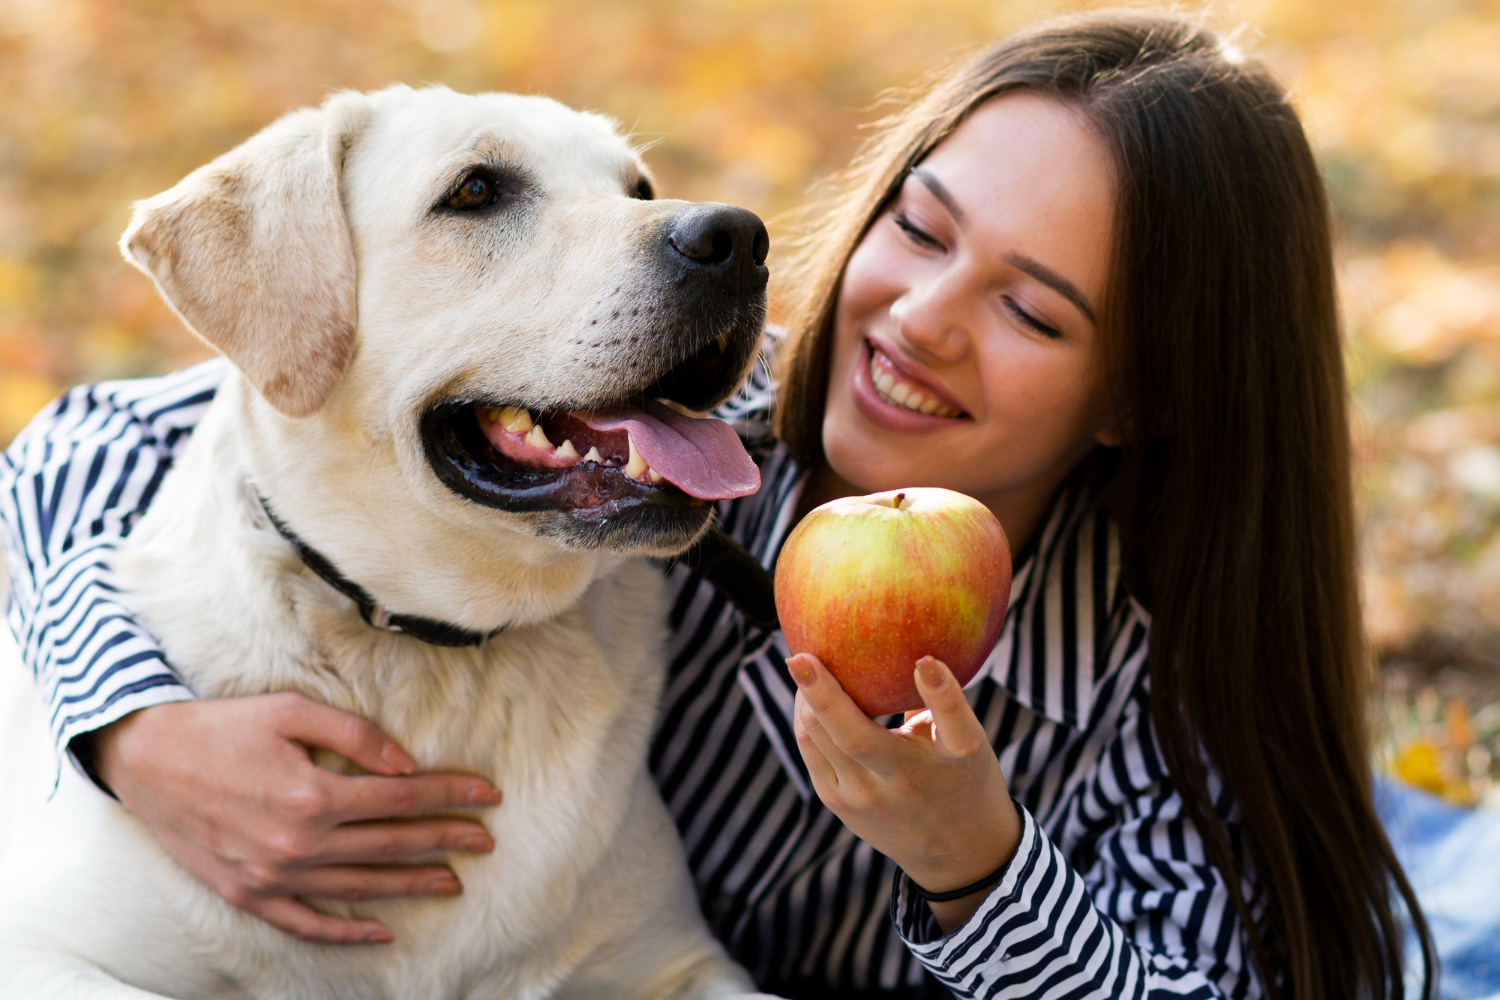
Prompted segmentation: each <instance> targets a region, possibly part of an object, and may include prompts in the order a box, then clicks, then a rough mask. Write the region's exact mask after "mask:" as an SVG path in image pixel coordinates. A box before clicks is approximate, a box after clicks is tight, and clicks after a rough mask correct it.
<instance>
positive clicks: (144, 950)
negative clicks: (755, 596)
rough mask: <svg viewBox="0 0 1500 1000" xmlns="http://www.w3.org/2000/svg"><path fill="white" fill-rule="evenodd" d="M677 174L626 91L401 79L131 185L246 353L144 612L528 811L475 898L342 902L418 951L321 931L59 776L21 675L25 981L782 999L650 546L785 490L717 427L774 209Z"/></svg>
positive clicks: (16, 679)
mask: <svg viewBox="0 0 1500 1000" xmlns="http://www.w3.org/2000/svg"><path fill="white" fill-rule="evenodd" d="M650 194H651V192H650V185H649V181H648V180H647V179H646V178H645V176H644V173H643V167H642V164H641V162H640V160H639V158H638V156H637V155H636V154H635V152H634V151H633V150H632V149H631V147H630V146H629V145H628V144H627V143H626V142H625V141H624V140H623V139H622V138H621V137H620V136H619V135H618V134H617V133H616V131H615V130H614V128H613V127H612V126H611V124H610V123H609V122H608V121H606V120H605V119H603V118H600V117H597V116H594V115H588V114H581V113H578V112H574V111H571V110H569V109H567V108H565V107H563V106H561V105H559V104H557V103H555V102H553V101H550V100H547V99H544V98H537V97H517V96H511V95H501V94H486V95H481V96H473V97H471V96H462V95H459V94H455V93H453V92H451V91H448V90H444V89H438V88H434V89H424V90H412V89H409V88H405V87H394V88H391V89H388V90H384V91H380V92H378V93H373V94H369V95H361V94H352V93H347V94H340V95H337V96H335V97H333V98H332V99H330V100H329V101H328V102H327V103H326V104H325V105H324V106H323V107H322V108H319V109H316V110H303V111H298V112H295V113H293V114H290V115H288V116H286V117H285V118H283V119H281V120H280V121H277V122H276V123H274V124H272V125H271V126H270V127H268V128H267V129H265V130H264V131H262V132H261V133H260V134H258V135H256V136H254V137H253V138H251V139H250V140H248V141H247V142H245V143H244V144H243V145H241V146H240V147H238V148H237V149H235V150H233V151H231V152H229V153H227V154H225V155H224V156H222V157H220V158H219V159H218V160H215V161H214V162H213V163H210V164H208V165H207V166H205V167H203V168H201V169H199V170H197V171H195V172H194V173H192V174H190V175H189V176H188V177H187V178H186V179H184V180H183V181H182V182H181V183H179V184H178V185H177V186H175V187H173V188H172V189H171V190H169V191H166V192H165V193H163V194H161V195H158V196H156V197H155V198H152V199H150V200H147V201H144V202H142V203H140V204H139V205H138V206H137V208H136V213H135V217H134V219H133V221H132V222H131V224H130V227H129V229H128V230H127V231H126V233H125V236H124V238H123V239H122V241H121V245H122V247H123V248H124V251H125V254H126V256H127V257H128V258H129V259H130V260H131V261H132V262H133V263H135V264H136V266H138V267H139V268H141V269H142V270H143V271H145V272H146V273H147V274H148V275H150V276H151V278H152V279H153V280H154V281H155V282H156V284H157V286H158V288H159V289H160V290H161V293H162V294H163V296H164V297H165V298H166V299H167V301H168V302H170V303H171V305H172V306H173V308H174V309H176V310H177V312H178V313H179V314H180V315H181V316H182V317H183V319H184V320H186V322H187V323H188V324H189V325H190V326H191V327H192V328H193V329H194V330H195V331H197V332H198V333H199V334H200V335H201V336H202V337H204V338H205V339H206V340H208V341H209V342H210V343H212V344H213V345H215V346H216V347H217V348H219V349H220V350H221V351H222V352H223V353H224V354H225V355H226V356H227V357H228V358H229V360H230V361H231V362H232V363H233V365H234V370H233V371H232V373H231V374H230V376H229V378H228V380H227V381H226V382H225V384H224V386H223V388H222V389H221V390H220V392H219V394H218V396H217V398H216V399H215V401H214V403H213V405H212V407H211V408H210V410H209V412H208V415H207V416H206V418H205V419H204V420H203V422H202V424H201V425H200V426H199V428H198V429H197V431H196V433H195V434H194V436H193V439H192V441H191V444H190V445H189V447H188V450H187V453H186V454H185V456H184V457H183V458H182V460H181V461H180V462H179V463H178V465H177V467H176V468H175V469H174V470H173V471H172V473H171V475H170V476H169V477H168V479H167V480H166V481H165V482H164V484H163V486H162V489H161V493H160V495H159V497H158V498H157V500H156V501H155V503H154V505H153V506H152V508H151V510H150V512H149V514H148V515H147V516H146V517H145V518H144V519H143V520H142V521H141V523H140V525H139V526H138V527H137V529H136V530H135V532H134V534H133V535H132V536H131V538H130V540H129V542H128V543H127V545H126V547H125V548H124V550H123V551H122V552H121V555H120V569H121V572H122V575H123V576H124V577H125V579H126V581H127V582H128V584H129V589H130V591H131V596H130V601H131V603H132V604H133V606H134V607H135V608H136V609H137V610H138V612H139V613H140V615H141V616H142V618H143V619H144V621H145V622H146V623H147V624H148V625H149V626H150V628H151V629H152V631H153V632H154V634H155V635H157V636H158V637H160V639H161V641H162V644H163V646H164V648H165V650H166V652H167V654H168V656H169V657H170V659H171V662H172V663H173V664H175V665H176V666H177V667H178V668H179V669H180V670H181V671H182V673H183V675H184V677H185V678H186V679H187V681H188V682H189V683H190V684H191V686H192V687H193V688H194V689H195V690H196V691H197V692H198V693H199V694H200V695H203V696H208V697H226V696H235V695H245V694H252V693H260V692H268V691H300V692H304V693H306V694H308V695H310V696H312V697H314V698H317V699H320V700H322V701H324V702H326V703H328V704H330V705H335V706H338V707H340V708H343V709H347V710H350V711H353V712H358V713H360V714H361V715H364V716H366V717H368V718H370V719H372V720H373V721H374V722H376V723H377V724H379V725H380V726H381V727H383V728H384V729H385V730H386V731H387V732H389V733H391V734H393V735H394V736H395V737H396V738H397V739H399V740H400V741H401V742H402V743H403V744H404V745H405V746H406V747H408V748H409V749H410V750H411V751H412V752H413V753H414V754H415V755H416V756H417V757H418V759H420V760H421V761H422V762H423V763H424V765H426V766H429V767H433V768H443V769H454V770H463V771H470V772H472V773H476V774H481V775H484V776H486V777H488V778H489V779H491V780H492V781H493V782H494V783H495V784H496V785H498V786H499V787H500V788H502V789H504V792H505V796H506V798H505V804H504V805H503V806H501V807H500V808H499V809H497V810H495V811H494V812H493V813H492V814H491V816H490V817H489V819H488V823H489V825H490V827H491V829H492V831H493V833H494V837H495V841H496V845H497V846H496V849H495V851H494V853H493V855H490V856H486V857H468V856H465V857H455V858H453V859H451V864H452V865H453V867H454V868H455V869H456V870H457V872H458V873H459V875H460V877H461V878H462V880H463V883H464V885H465V892H464V894H463V895H462V896H461V897H460V898H457V899H441V900H435V899H426V900H393V901H385V902H372V903H364V904H332V903H324V904H319V905H321V906H324V907H325V908H326V909H327V910H328V911H329V912H343V913H354V914H362V915H363V914H367V915H369V916H372V917H375V918H378V919H380V920H383V921H385V922H386V923H387V924H388V925H389V926H390V927H391V929H392V930H393V931H394V932H395V934H396V943H395V944H394V945H392V946H389V947H384V948H354V949H351V948H342V947H331V946H322V945H315V944H308V943H303V942H299V941H296V940H293V939H292V938H290V937H287V936H285V935H283V934H281V933H279V932H277V931H275V930H273V929H271V928H270V927H268V926H266V925H264V924H262V923H260V922H259V921H257V920H255V919H253V918H251V917H249V916H247V915H246V914H244V913H242V912H240V911H238V910H236V909H234V908H232V907H230V906H229V905H227V904H226V903H224V902H223V901H222V900H220V899H219V898H218V897H216V896H215V895H213V894H212V893H211V892H209V891H208V890H207V889H206V888H204V887H203V886H202V885H200V884H198V883H197V882H195V881H194V880H193V879H192V878H190V877H189V876H188V875H186V874H185V873H184V872H183V871H181V870H180V869H178V868H177V867H176V866H175V865H174V864H173V862H172V861H171V859H170V858H169V857H168V855H167V854H166V853H165V852H164V851H163V849H162V848H161V847H160V846H159V844H158V843H157V842H156V841H155V840H154V839H153V838H152V836H151V834H150V833H149V832H148V830H147V829H146V827H145V826H144V825H143V824H141V823H140V822H139V821H137V820H136V819H135V818H134V817H133V816H132V815H130V814H129V813H128V812H127V811H125V810H124V809H123V808H121V807H120V806H118V805H116V804H115V803H113V802H111V801H110V800H108V799H106V798H105V797H104V796H103V795H100V794H99V793H98V792H97V791H96V790H95V789H93V788H92V787H90V786H89V785H88V784H87V782H86V781H84V780H83V779H81V778H80V777H79V776H77V775H76V774H73V773H72V772H71V771H70V770H69V771H67V772H66V773H64V775H63V777H62V782H61V786H60V787H59V788H58V789H57V790H56V793H55V794H52V788H51V785H52V778H53V775H54V773H55V771H54V761H53V758H52V754H51V752H50V750H49V749H48V746H47V738H46V731H45V725H44V723H43V720H42V716H41V711H40V703H39V699H38V698H37V696H36V694H35V692H34V691H32V690H30V689H29V685H28V684H27V683H26V678H25V674H24V672H23V671H22V670H21V669H20V668H19V667H18V666H17V665H15V664H13V663H11V664H6V665H4V669H3V675H4V677H5V681H4V686H5V691H4V693H3V698H0V726H3V729H0V760H3V761H4V762H5V771H4V774H3V776H0V816H4V817H5V820H4V821H3V822H0V886H3V887H4V889H3V891H0V970H3V971H0V995H3V996H4V997H15V998H22V997H24V998H26V1000H39V998H49V1000H51V998H60V997H77V998H89V1000H96V998H97V1000H104V998H120V1000H124V998H141V997H147V996H152V997H155V996H168V997H181V998H189V997H191V998H195V1000H203V998H308V1000H311V998H329V1000H334V998H340V1000H342V998H349V997H360V998H368V1000H374V998H391V1000H397V998H400V1000H417V998H422V1000H427V998H460V997H463V998H471V1000H480V998H486V1000H488V998H495V1000H499V998H521V997H526V998H541V997H557V998H562V997H570V998H571V997H620V998H635V997H639V998H653V997H661V998H666V997H673V998H682V1000H688V998H710V997H730V996H740V995H745V994H747V993H750V992H751V991H753V988H754V987H753V986H752V984H751V982H750V980H749V979H748V977H747V976H746V975H745V973H744V972H743V971H742V970H741V969H740V968H739V967H738V966H736V965H735V964H734V963H732V962H730V961H729V960H728V959H727V958H726V956H725V954H724V952H723V950H722V949H721V947H720V946H719V945H718V944H717V942H715V941H714V940H713V938H712V937H711V936H710V935H709V933H708V931H707V929H706V927H705V925H704V923H703V921H702V919H701V917H700V915H699V912H698V908H697V904H696V900H695V898H694V894H693V890H692V886H691V884H690V881H689V876H688V873H687V870H686V866H685V864H684V859H683V857H682V851H681V847H680V845H679V844H678V842H677V839H676V832H675V830H674V829H673V826H672V823H671V820H670V818H669V816H668V815H667V812H666V810H665V807H664V806H663V804H662V802H661V800H660V798H659V796H658V795H657V793H656V790H655V788H654V786H653V784H652V782H651V779H650V776H649V775H648V773H647V770H646V766H645V761H646V750H647V741H648V738H649V735H650V731H651V727H652V723H653V718H654V712H655V706H656V702H657V697H658V694H659V691H660V688H661V684H662V674H663V665H662V662H661V655H660V644H661V640H662V637H663V628H664V626H663V612H664V588H663V581H662V579H661V575H660V572H659V571H658V570H656V569H653V568H652V567H651V566H649V565H648V564H646V563H645V562H644V561H642V560H641V559H639V558H637V557H639V556H641V555H643V554H666V553H675V552H678V551H680V550H682V549H683V548H684V547H685V546H687V545H689V544H690V543H691V542H693V541H694V540H695V539H696V538H697V537H698V536H699V535H700V534H701V533H702V532H703V531H704V529H705V528H706V526H707V525H708V522H709V518H710V515H711V512H712V509H713V508H712V501H713V500H714V499H717V498H724V497H732V496H739V495H744V494H745V493H748V492H752V491H753V490H754V489H755V488H756V485H757V484H758V477H757V474H756V470H755V467H754V465H753V464H752V463H751V462H750V460H749V458H748V456H747V455H746V454H745V452H744V450H743V448H742V447H741V446H740V445H739V443H738V440H737V439H736V438H735V436H734V434H733V432H732V431H731V430H730V429H729V427H728V426H727V425H725V424H723V423H721V422H718V421H714V420H707V419H696V418H695V417H693V416H691V415H689V414H691V413H701V412H703V411H706V410H708V409H710V408H711V407H713V406H714V405H715V404H717V403H718V402H720V401H722V400H723V399H725V398H727V396H728V395H729V394H730V393H731V392H732V391H733V389H734V387H735V386H736V385H737V384H738V383H739V381H740V380H741V379H742V378H743V377H744V375H745V374H746V372H747V371H748V369H749V367H750V365H751V363H752V361H753V358H754V356H755V354H756V351H757V348H758V343H759V336H760V331H761V327H762V324H763V321H764V318H765V286H766V268H765V264H764V261H765V254H766V234H765V228H764V226H762V225H761V223H760V220H758V219H756V218H755V216H753V215H751V214H750V213H748V212H745V211H743V210H740V209H734V208H730V207H729V206H724V205H691V204H687V203H684V202H674V201H653V200H650ZM663 400H665V401H666V402H665V403H664V402H662V401H663ZM667 404H670V405H667ZM320 574H321V576H320ZM330 581H331V582H330ZM351 598H354V599H351ZM0 653H3V656H4V658H5V659H7V660H14V658H15V651H14V648H13V647H12V646H11V645H10V643H9V639H8V637H7V639H6V643H5V649H4V650H3V651H0ZM330 763H331V764H332V765H334V766H336V763H337V762H330Z"/></svg>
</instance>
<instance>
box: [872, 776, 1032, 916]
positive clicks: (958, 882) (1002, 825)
mask: <svg viewBox="0 0 1500 1000" xmlns="http://www.w3.org/2000/svg"><path fill="white" fill-rule="evenodd" d="M1000 812H1001V815H1000V816H999V817H998V822H996V823H994V824H993V825H990V824H985V826H984V827H983V828H981V829H982V830H983V835H984V836H983V841H982V842H980V843H976V844H975V845H974V847H973V849H972V850H965V851H963V852H961V853H957V854H950V855H948V856H947V858H946V859H944V860H942V861H938V860H937V859H935V858H933V857H931V856H928V857H926V858H923V859H920V860H917V861H915V863H914V864H913V865H912V866H910V867H908V866H906V865H902V866H901V868H902V870H903V871H904V872H905V873H906V877H907V879H908V880H909V881H910V882H911V883H913V884H914V885H915V886H917V887H919V888H920V889H921V890H923V893H922V894H924V895H925V896H931V895H938V896H946V895H948V894H951V893H952V892H955V891H959V890H962V889H965V888H970V889H971V891H970V892H968V893H966V894H965V895H963V896H961V897H959V898H956V899H925V902H926V903H927V908H928V909H929V910H931V911H932V915H933V917H934V918H936V919H937V922H938V926H939V927H941V928H942V929H943V932H944V933H945V934H946V933H948V932H949V931H952V930H953V929H954V928H955V927H958V926H959V925H960V924H962V923H963V922H964V921H966V920H968V919H969V918H970V917H971V916H973V915H974V913H975V911H977V910H978V909H979V907H980V905H981V904H982V903H983V902H984V900H985V897H987V896H988V895H989V894H990V893H991V892H992V891H993V890H994V888H995V886H996V885H997V884H998V883H999V882H1000V881H1001V879H1002V878H1003V877H1004V872H1005V869H1006V868H1007V867H1008V866H1009V865H1010V863H1011V860H1012V859H1013V858H1014V857H1015V856H1016V850H1017V849H1018V848H1019V847H1020V844H1021V833H1022V821H1021V814H1020V811H1019V810H1018V809H1017V807H1016V804H1015V802H1014V801H1013V800H1012V799H1011V798H1010V796H1009V795H1006V796H1005V797H1004V803H1003V805H1002V806H1001V807H1000ZM897 863H898V864H899V863H900V862H899V861H898V862H897Z"/></svg>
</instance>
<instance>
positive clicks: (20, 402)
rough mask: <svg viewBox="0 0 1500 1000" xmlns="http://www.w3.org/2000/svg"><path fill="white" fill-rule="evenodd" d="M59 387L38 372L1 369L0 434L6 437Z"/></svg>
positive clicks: (28, 418) (18, 427) (35, 412)
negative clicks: (8, 371) (28, 373)
mask: <svg viewBox="0 0 1500 1000" xmlns="http://www.w3.org/2000/svg"><path fill="white" fill-rule="evenodd" d="M61 391H62V389H61V387H60V386H58V385H57V383H55V382H53V381H52V380H51V379H47V378H44V377H42V376H40V375H27V374H25V373H22V372H13V373H8V374H7V373H4V372H0V438H4V439H5V440H7V441H9V440H10V439H11V438H12V437H14V436H15V435H16V433H17V432H18V431H20V429H21V428H22V427H25V426H26V425H27V423H29V422H30V421H31V418H32V417H34V416H36V415H37V413H38V412H39V411H40V410H41V409H42V407H44V406H46V405H47V404H48V403H50V402H52V400H53V399H55V398H56V397H57V395H58V394H59V393H60V392H61Z"/></svg>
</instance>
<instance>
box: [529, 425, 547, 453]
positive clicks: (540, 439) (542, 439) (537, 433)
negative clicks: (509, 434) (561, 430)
mask: <svg viewBox="0 0 1500 1000" xmlns="http://www.w3.org/2000/svg"><path fill="white" fill-rule="evenodd" d="M526 443H527V444H529V445H531V446H532V447H533V448H541V449H543V450H544V451H551V450H552V442H551V441H548V440H547V435H546V434H544V433H542V425H541V424H533V425H532V427H531V432H530V433H528V434H527V435H526Z"/></svg>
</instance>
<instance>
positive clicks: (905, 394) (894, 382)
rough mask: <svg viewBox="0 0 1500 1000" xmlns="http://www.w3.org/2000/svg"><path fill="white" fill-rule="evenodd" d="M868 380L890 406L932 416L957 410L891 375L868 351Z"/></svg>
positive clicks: (946, 414)
mask: <svg viewBox="0 0 1500 1000" xmlns="http://www.w3.org/2000/svg"><path fill="white" fill-rule="evenodd" d="M870 381H872V382H874V383H875V395H877V396H879V397H880V398H881V399H882V400H884V401H885V402H887V403H890V404H891V405H892V406H899V407H902V408H903V409H907V410H915V411H916V412H918V413H925V414H927V415H929V416H933V417H956V416H958V415H959V411H958V410H955V409H954V408H953V407H951V406H946V405H944V404H943V403H939V402H938V401H937V400H936V399H933V398H932V397H931V396H929V395H927V393H925V392H923V391H922V390H921V389H918V388H917V387H916V386H914V385H912V384H911V383H910V382H903V381H901V380H900V379H898V378H897V377H896V376H894V375H892V374H891V373H890V372H889V371H887V370H886V369H885V367H884V366H883V365H881V364H880V362H879V361H878V360H877V358H876V355H875V352H874V351H871V352H870Z"/></svg>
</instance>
